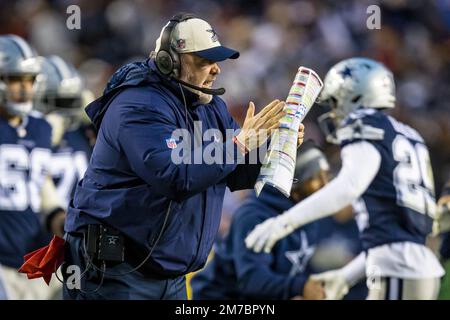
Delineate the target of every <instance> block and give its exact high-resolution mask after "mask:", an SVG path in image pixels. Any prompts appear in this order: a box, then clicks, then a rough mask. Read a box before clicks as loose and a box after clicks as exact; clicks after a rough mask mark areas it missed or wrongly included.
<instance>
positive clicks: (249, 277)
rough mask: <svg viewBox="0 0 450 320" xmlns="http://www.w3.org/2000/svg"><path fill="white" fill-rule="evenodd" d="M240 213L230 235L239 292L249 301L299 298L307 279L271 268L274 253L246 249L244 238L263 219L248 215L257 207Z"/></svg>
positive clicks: (303, 275)
mask: <svg viewBox="0 0 450 320" xmlns="http://www.w3.org/2000/svg"><path fill="white" fill-rule="evenodd" d="M240 210H245V211H247V212H242V214H240V215H238V216H236V217H237V218H236V220H235V221H234V222H233V225H232V229H231V232H232V234H230V236H231V237H232V245H233V253H234V263H235V268H236V275H237V282H238V288H239V290H240V292H241V293H242V294H243V295H244V296H245V298H251V299H290V298H292V297H294V296H298V295H302V293H303V287H304V285H305V283H306V280H307V276H306V275H305V274H300V275H296V276H290V275H288V274H281V273H277V272H275V271H274V270H272V268H271V266H272V265H273V264H274V260H275V256H274V255H273V253H270V254H266V253H255V252H253V251H251V250H248V249H247V248H246V246H245V242H244V239H245V237H246V236H247V234H248V233H249V232H250V231H251V230H253V228H254V227H255V226H256V225H257V224H258V223H261V222H262V221H264V219H265V217H257V216H255V214H254V213H252V212H251V211H253V212H254V210H258V208H254V207H252V209H251V210H250V208H246V209H244V208H241V209H240Z"/></svg>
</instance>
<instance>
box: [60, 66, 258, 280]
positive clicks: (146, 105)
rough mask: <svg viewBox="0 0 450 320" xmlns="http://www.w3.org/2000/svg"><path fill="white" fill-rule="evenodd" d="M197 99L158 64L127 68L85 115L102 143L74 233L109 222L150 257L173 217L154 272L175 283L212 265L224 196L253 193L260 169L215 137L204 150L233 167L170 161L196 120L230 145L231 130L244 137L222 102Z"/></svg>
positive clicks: (81, 191)
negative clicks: (215, 150)
mask: <svg viewBox="0 0 450 320" xmlns="http://www.w3.org/2000/svg"><path fill="white" fill-rule="evenodd" d="M181 90H183V92H184V95H185V99H186V104H187V106H185V105H184V103H183V100H184V99H183V96H182V95H181ZM197 100H198V96H197V95H195V94H194V93H192V92H190V91H188V90H185V89H182V87H181V86H180V85H178V84H177V83H175V82H174V81H169V80H167V79H165V78H163V77H162V76H161V75H160V74H159V73H158V71H157V70H156V68H155V65H154V61H153V60H147V61H144V62H137V63H131V64H128V65H125V66H124V67H122V68H121V69H119V70H118V71H117V72H116V73H115V74H114V75H113V77H112V78H111V80H110V81H109V83H108V85H107V87H106V89H105V92H104V94H103V96H102V97H101V98H99V99H97V100H96V101H94V102H93V103H91V104H90V105H89V106H88V107H87V108H86V112H87V113H88V115H89V117H90V118H91V120H92V121H93V123H94V125H95V126H96V127H97V128H98V138H97V141H96V144H95V147H94V150H93V153H92V157H91V160H90V163H89V167H88V169H87V171H86V173H85V175H84V178H83V179H82V181H80V182H79V184H78V185H77V189H76V191H75V195H74V198H73V200H72V202H71V204H70V207H69V210H68V214H67V219H66V225H65V229H66V231H67V232H73V231H76V230H79V229H80V228H81V227H83V226H85V225H86V224H89V223H99V222H101V223H104V224H107V225H110V226H112V227H115V228H116V229H118V230H119V231H121V232H122V233H123V234H125V235H126V236H127V238H129V239H131V241H132V242H133V244H136V245H139V246H141V247H142V248H143V249H146V250H142V251H143V252H148V250H150V248H151V247H152V245H153V244H154V243H155V240H156V238H157V236H158V235H159V233H160V230H161V227H162V225H163V221H164V219H165V217H166V213H167V212H168V213H169V214H168V221H167V224H166V227H165V231H164V233H163V235H162V237H161V239H160V241H159V242H158V243H157V246H156V247H155V249H154V251H153V253H152V256H151V258H150V259H149V260H148V261H147V263H146V267H148V268H150V269H151V270H152V272H153V273H154V274H155V275H159V276H163V277H173V276H179V275H183V274H186V273H188V272H191V271H195V270H198V269H199V268H201V267H202V266H203V265H204V264H205V262H206V259H207V257H208V254H209V252H210V250H211V248H212V245H213V242H214V239H215V236H216V233H217V230H218V227H219V223H220V217H221V209H222V202H223V196H224V192H225V188H226V187H227V186H228V187H229V188H230V189H231V190H238V189H246V188H252V187H253V186H254V183H255V181H256V178H257V175H258V173H259V169H260V165H259V164H256V165H245V164H238V161H241V160H242V159H240V158H242V156H241V154H240V153H239V150H238V149H237V147H236V145H235V144H234V143H233V141H232V140H231V139H227V140H226V141H216V139H214V140H213V141H211V142H210V143H203V144H202V145H201V146H200V147H198V149H197V151H200V152H203V151H204V150H205V148H207V147H208V145H210V144H212V143H215V144H216V145H217V146H218V147H220V148H224V149H225V150H226V151H227V152H228V154H229V153H231V154H232V159H231V160H233V161H228V162H227V161H226V160H230V159H225V156H223V157H222V158H223V161H222V163H219V164H206V163H202V164H183V163H181V164H175V163H173V162H172V161H171V153H172V150H174V149H173V148H175V149H176V148H179V147H180V141H173V140H170V139H171V136H172V132H173V131H174V130H176V129H180V128H184V129H187V130H188V131H189V132H190V133H191V135H192V136H193V129H194V121H202V129H203V132H205V131H206V130H207V129H210V128H216V129H220V131H221V133H222V135H223V139H224V140H225V137H226V134H225V130H226V129H238V125H237V123H236V122H235V121H234V120H233V118H232V117H231V115H230V114H229V112H228V110H227V106H226V104H225V103H224V101H223V100H222V99H220V98H219V97H217V96H215V97H214V98H213V100H212V101H211V103H209V104H205V105H201V104H198V103H197ZM186 120H187V121H186ZM218 138H220V137H218ZM219 140H220V139H219ZM194 153H195V152H194V150H193V147H192V155H193V154H194ZM186 154H187V153H186ZM224 154H225V153H224ZM191 160H192V159H191ZM230 162H231V163H230ZM125 255H126V253H125ZM144 257H145V254H144Z"/></svg>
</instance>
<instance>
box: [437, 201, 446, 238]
mask: <svg viewBox="0 0 450 320" xmlns="http://www.w3.org/2000/svg"><path fill="white" fill-rule="evenodd" d="M447 231H450V202H447V203H444V204H442V205H440V206H438V208H437V212H436V216H435V217H434V221H433V235H434V236H437V235H439V234H440V233H444V232H447Z"/></svg>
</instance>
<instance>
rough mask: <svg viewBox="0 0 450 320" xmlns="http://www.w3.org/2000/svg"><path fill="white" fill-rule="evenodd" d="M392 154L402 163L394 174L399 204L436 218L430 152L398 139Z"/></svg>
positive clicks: (395, 141) (403, 138)
mask: <svg viewBox="0 0 450 320" xmlns="http://www.w3.org/2000/svg"><path fill="white" fill-rule="evenodd" d="M392 151H393V153H394V159H395V160H396V161H398V162H399V164H398V165H397V167H396V168H395V170H394V185H395V188H396V189H397V203H398V204H399V205H401V206H403V207H407V208H410V209H412V210H414V211H417V212H419V213H422V214H426V215H428V216H430V217H433V216H434V214H435V211H436V204H435V198H434V197H435V196H434V179H433V171H432V169H431V162H430V155H429V153H428V150H427V148H426V147H425V145H423V144H422V143H415V144H413V143H412V142H411V141H410V140H408V139H407V138H406V137H405V136H402V135H398V136H397V137H396V138H395V140H394V142H393V143H392Z"/></svg>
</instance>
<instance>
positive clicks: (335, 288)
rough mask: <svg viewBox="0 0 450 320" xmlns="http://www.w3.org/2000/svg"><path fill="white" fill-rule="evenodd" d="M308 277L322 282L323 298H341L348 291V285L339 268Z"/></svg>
mask: <svg viewBox="0 0 450 320" xmlns="http://www.w3.org/2000/svg"><path fill="white" fill-rule="evenodd" d="M310 278H311V279H313V280H316V281H322V282H323V286H324V289H325V300H342V298H343V297H344V296H345V295H346V294H347V293H348V290H349V285H348V283H347V281H346V280H345V278H344V276H343V275H342V272H341V270H339V269H338V270H331V271H327V272H323V273H319V274H314V275H311V277H310Z"/></svg>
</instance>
